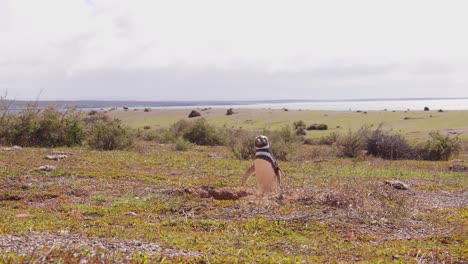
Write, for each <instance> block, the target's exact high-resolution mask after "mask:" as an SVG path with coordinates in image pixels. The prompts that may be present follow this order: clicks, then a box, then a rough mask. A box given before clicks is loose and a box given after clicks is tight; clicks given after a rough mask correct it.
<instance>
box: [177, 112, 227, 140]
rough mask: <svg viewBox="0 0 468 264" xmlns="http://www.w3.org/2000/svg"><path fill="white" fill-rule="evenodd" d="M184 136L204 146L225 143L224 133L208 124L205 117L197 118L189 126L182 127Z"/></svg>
mask: <svg viewBox="0 0 468 264" xmlns="http://www.w3.org/2000/svg"><path fill="white" fill-rule="evenodd" d="M182 129H183V130H182V133H183V134H182V137H183V138H185V139H186V140H188V141H190V142H192V143H194V144H197V145H202V146H219V145H223V144H224V138H225V137H224V135H223V133H222V132H221V131H220V130H219V129H217V128H215V127H214V126H211V125H210V124H208V123H207V122H206V121H205V120H204V119H197V120H196V121H194V122H193V123H190V125H189V127H188V128H183V127H182Z"/></svg>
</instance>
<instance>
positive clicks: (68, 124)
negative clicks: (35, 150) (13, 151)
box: [0, 107, 84, 147]
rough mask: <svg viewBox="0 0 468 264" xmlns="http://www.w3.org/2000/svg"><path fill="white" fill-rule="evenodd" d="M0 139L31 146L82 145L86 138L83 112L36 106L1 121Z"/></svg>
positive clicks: (5, 117)
mask: <svg viewBox="0 0 468 264" xmlns="http://www.w3.org/2000/svg"><path fill="white" fill-rule="evenodd" d="M1 122H2V123H3V124H2V126H1V127H2V128H1V130H0V141H2V142H4V143H6V144H10V145H21V146H29V147H59V146H74V145H81V143H82V141H83V139H84V122H83V119H82V115H81V114H80V113H79V112H77V111H75V110H69V111H63V112H60V111H58V110H57V109H56V108H54V107H49V108H46V109H45V110H42V111H41V110H37V109H34V108H33V107H31V108H27V109H25V110H22V111H21V112H20V113H18V114H15V115H8V116H4V118H3V119H2V120H1Z"/></svg>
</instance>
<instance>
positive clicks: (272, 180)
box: [242, 135, 284, 194]
mask: <svg viewBox="0 0 468 264" xmlns="http://www.w3.org/2000/svg"><path fill="white" fill-rule="evenodd" d="M255 149H256V151H255V159H254V163H253V164H252V166H251V167H250V168H249V169H248V170H247V171H246V172H245V173H244V176H243V177H242V186H245V183H246V182H247V180H248V179H249V178H250V176H252V174H254V173H255V176H256V178H257V191H258V193H259V194H264V193H270V192H274V191H277V190H279V189H280V185H281V174H283V175H284V173H283V171H282V170H281V169H280V167H279V166H278V163H277V162H276V159H275V156H273V153H272V152H271V150H270V143H269V141H268V138H267V137H266V136H263V135H260V136H257V137H256V138H255Z"/></svg>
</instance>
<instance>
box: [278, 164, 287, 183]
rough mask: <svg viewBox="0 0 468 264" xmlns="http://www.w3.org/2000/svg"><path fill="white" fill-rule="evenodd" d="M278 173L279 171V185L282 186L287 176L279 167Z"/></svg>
mask: <svg viewBox="0 0 468 264" xmlns="http://www.w3.org/2000/svg"><path fill="white" fill-rule="evenodd" d="M278 171H279V173H278V177H279V183H280V184H281V182H282V181H283V180H284V177H285V175H286V174H285V173H284V171H283V169H281V168H280V167H279V166H278Z"/></svg>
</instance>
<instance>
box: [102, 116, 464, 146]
mask: <svg viewBox="0 0 468 264" xmlns="http://www.w3.org/2000/svg"><path fill="white" fill-rule="evenodd" d="M198 111H200V113H201V114H202V116H203V117H204V118H205V119H206V120H208V121H209V122H210V123H212V124H215V125H218V126H225V127H228V128H238V127H242V128H245V129H249V130H250V129H256V130H263V129H265V128H267V129H276V128H279V127H281V126H283V125H290V124H292V122H294V121H298V120H302V121H304V122H305V123H306V124H307V125H309V124H313V123H325V124H327V125H328V127H329V130H328V131H314V132H310V133H308V137H312V138H313V137H320V136H323V135H325V134H327V133H330V131H336V130H344V131H346V130H347V129H353V130H355V129H358V128H359V127H361V126H362V125H374V126H377V125H379V124H380V123H383V125H384V128H386V129H392V130H393V131H395V132H398V133H402V134H404V135H405V136H407V137H408V138H423V137H426V136H427V135H428V134H429V132H431V131H436V130H440V131H441V132H444V133H459V134H460V138H461V139H463V140H465V139H468V111H444V112H438V111H407V112H405V111H396V112H391V111H368V112H366V113H364V112H350V111H345V112H343V111H312V110H289V111H284V110H280V109H234V111H235V113H236V114H234V115H231V116H226V115H225V114H226V109H208V110H204V111H202V110H201V109H198ZM189 113H190V110H189V109H153V110H151V111H150V112H144V111H143V110H136V111H135V110H131V109H130V110H128V111H123V110H114V111H110V112H108V114H109V115H110V116H112V117H116V118H119V119H121V120H122V121H123V122H124V123H126V124H128V125H129V126H131V127H134V128H143V127H144V126H145V125H149V126H151V127H153V128H158V127H168V126H170V125H171V124H173V123H175V122H177V121H178V120H180V119H184V118H187V116H188V114H189ZM405 118H406V119H405ZM337 126H339V127H340V128H336V127H337Z"/></svg>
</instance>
